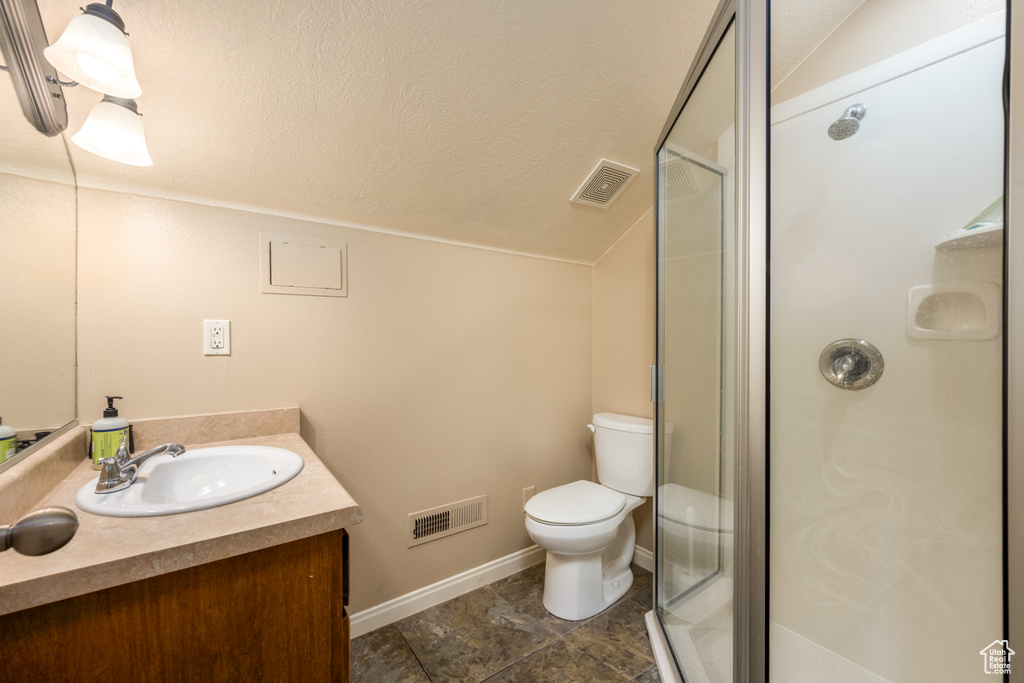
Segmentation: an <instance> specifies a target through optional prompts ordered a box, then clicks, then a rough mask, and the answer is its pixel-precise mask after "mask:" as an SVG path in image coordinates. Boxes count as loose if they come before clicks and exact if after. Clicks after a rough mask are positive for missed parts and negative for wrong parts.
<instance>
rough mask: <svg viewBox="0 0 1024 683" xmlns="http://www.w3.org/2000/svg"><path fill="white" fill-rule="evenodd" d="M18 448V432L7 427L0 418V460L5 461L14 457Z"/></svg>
mask: <svg viewBox="0 0 1024 683" xmlns="http://www.w3.org/2000/svg"><path fill="white" fill-rule="evenodd" d="M17 449H18V434H17V432H15V431H14V428H13V427H8V426H7V425H5V424H3V420H0V462H7V461H8V460H10V459H11V458H13V457H14V453H15V452H16V451H17Z"/></svg>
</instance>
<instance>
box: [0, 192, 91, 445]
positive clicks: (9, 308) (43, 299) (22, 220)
mask: <svg viewBox="0 0 1024 683" xmlns="http://www.w3.org/2000/svg"><path fill="white" fill-rule="evenodd" d="M0 206H2V207H3V211H2V212H0V254H2V255H3V263H2V264H0V357H2V358H3V366H2V368H3V369H2V375H3V380H2V381H0V418H3V424H5V425H10V426H12V427H14V428H15V429H17V430H19V431H21V430H27V431H36V430H41V429H50V428H53V427H60V426H62V425H64V424H66V423H68V422H70V421H71V420H73V419H74V418H75V188H74V186H73V185H69V184H62V183H55V182H49V181H45V180H35V179H33V178H25V177H21V176H16V175H8V174H6V173H0Z"/></svg>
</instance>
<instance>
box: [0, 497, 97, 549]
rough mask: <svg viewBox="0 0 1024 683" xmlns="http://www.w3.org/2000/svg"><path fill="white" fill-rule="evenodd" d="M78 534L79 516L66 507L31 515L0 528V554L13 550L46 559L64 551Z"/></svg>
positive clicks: (51, 508) (43, 510) (53, 508)
mask: <svg viewBox="0 0 1024 683" xmlns="http://www.w3.org/2000/svg"><path fill="white" fill-rule="evenodd" d="M76 531H78V516H77V515H75V513H74V512H73V511H71V510H69V509H67V508H66V507H59V506H54V507H48V508H42V509H41V510H36V511H34V512H30V513H28V514H27V515H25V516H24V517H22V518H21V519H19V520H18V521H17V522H15V523H14V524H11V525H9V526H0V552H2V551H4V550H7V549H8V548H14V549H15V550H17V551H18V552H19V553H21V554H22V555H45V554H47V553H52V552H53V551H54V550H57V549H58V548H61V547H63V546H64V545H65V544H67V542H68V541H70V540H71V537H72V536H74V535H75V532H76Z"/></svg>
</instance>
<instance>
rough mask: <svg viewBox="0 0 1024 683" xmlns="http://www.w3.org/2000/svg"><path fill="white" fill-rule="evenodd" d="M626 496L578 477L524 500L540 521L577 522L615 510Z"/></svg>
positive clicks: (590, 520) (605, 516)
mask: <svg viewBox="0 0 1024 683" xmlns="http://www.w3.org/2000/svg"><path fill="white" fill-rule="evenodd" d="M625 506H626V496H625V495H624V494H622V493H619V492H618V491H614V490H612V489H610V488H608V487H606V486H601V485H600V484H595V483H594V482H592V481H586V480H580V481H574V482H572V483H571V484H565V485H563V486H556V487H555V488H553V489H548V490H547V491H542V492H540V493H538V494H537V495H536V496H534V497H533V498H531V499H530V500H528V501H527V502H526V505H525V506H524V510H525V511H526V514H527V515H529V516H530V517H532V518H533V519H535V520H536V521H538V522H541V523H542V524H551V525H554V526H581V525H585V524H596V523H598V522H603V521H604V520H606V519H611V518H612V517H614V516H616V515H617V514H619V513H620V512H621V511H622V509H623V508H624V507H625Z"/></svg>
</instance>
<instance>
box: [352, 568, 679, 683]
mask: <svg viewBox="0 0 1024 683" xmlns="http://www.w3.org/2000/svg"><path fill="white" fill-rule="evenodd" d="M633 576H634V579H633V586H632V587H631V588H630V589H629V592H628V593H626V595H625V596H623V597H622V599H620V600H619V601H618V602H617V603H615V604H614V605H612V606H611V607H610V608H608V609H607V610H605V611H604V612H602V613H601V614H598V615H597V616H595V617H592V618H590V619H588V620H585V621H564V620H562V619H559V618H558V617H555V616H553V615H551V614H548V612H547V611H546V610H545V609H544V605H543V604H542V596H543V588H544V565H543V564H539V565H536V566H534V567H531V568H530V569H527V570H525V571H522V572H519V573H518V574H513V575H512V576H510V577H508V578H505V579H502V580H500V581H497V582H495V583H492V584H490V585H488V586H484V587H483V588H478V589H477V590H475V591H473V592H471V593H467V594H466V595H463V596H460V597H458V598H455V599H453V600H449V601H448V602H445V603H442V604H440V605H437V606H436V607H431V608H429V609H426V610H423V611H422V612H419V613H418V614H414V615H412V616H411V617H408V618H407V619H403V620H402V621H399V622H398V623H396V624H391V625H390V626H385V627H384V628H381V629H378V630H376V631H373V632H372V633H367V634H366V635H364V636H361V637H359V638H356V639H355V640H353V641H352V681H353V683H483V682H484V681H486V683H510V682H513V681H519V682H522V683H630V682H631V681H632V682H635V683H650V682H651V681H658V680H659V677H658V670H657V669H656V668H655V666H654V656H653V654H652V653H651V645H650V641H649V640H648V638H647V627H646V624H645V623H644V614H646V613H647V612H648V611H650V609H651V594H652V586H651V581H652V577H651V573H650V572H649V571H647V570H645V569H641V568H639V567H637V566H636V565H633Z"/></svg>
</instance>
